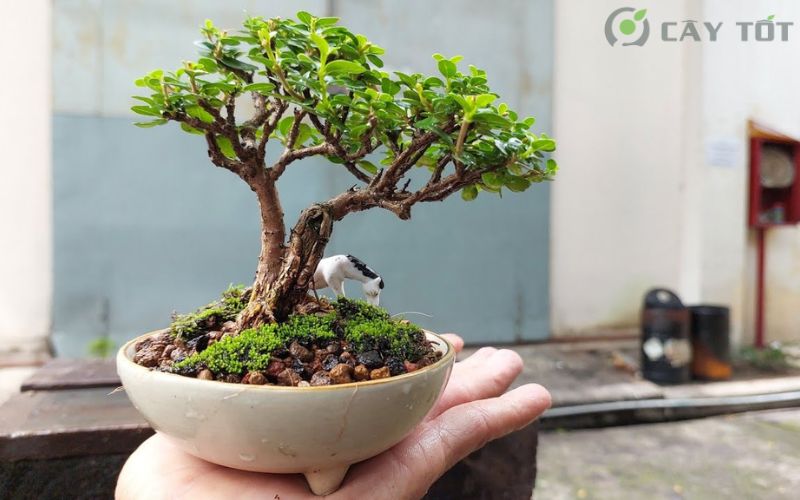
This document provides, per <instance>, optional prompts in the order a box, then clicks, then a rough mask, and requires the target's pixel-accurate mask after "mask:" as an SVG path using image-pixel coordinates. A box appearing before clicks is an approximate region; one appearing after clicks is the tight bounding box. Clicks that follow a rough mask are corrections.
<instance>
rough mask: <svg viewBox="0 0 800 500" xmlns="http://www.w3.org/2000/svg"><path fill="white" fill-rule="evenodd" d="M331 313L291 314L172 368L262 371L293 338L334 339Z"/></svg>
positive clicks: (240, 372)
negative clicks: (275, 353)
mask: <svg viewBox="0 0 800 500" xmlns="http://www.w3.org/2000/svg"><path fill="white" fill-rule="evenodd" d="M335 319H336V316H335V315H334V314H333V313H330V314H326V315H324V316H313V315H309V316H291V317H290V318H289V320H288V321H286V322H285V323H281V324H269V325H262V326H260V327H258V328H251V329H249V330H244V331H243V332H241V333H240V334H239V335H237V336H235V337H226V338H224V339H223V340H221V341H219V342H216V343H215V344H212V345H211V346H209V347H208V348H207V349H206V350H204V351H203V352H200V353H197V354H194V355H192V356H189V357H188V358H186V359H184V360H183V361H181V362H180V363H177V364H175V370H177V371H181V370H185V369H197V368H199V367H203V366H205V367H207V368H208V369H209V370H211V371H212V372H214V373H235V374H243V373H245V372H247V371H258V370H264V369H266V368H267V365H269V360H270V357H271V356H272V353H274V352H275V351H276V350H278V349H279V348H286V347H287V346H288V345H289V344H291V343H292V342H294V341H297V342H300V343H304V344H310V343H312V342H318V341H321V340H330V339H334V338H336V334H335V333H334V332H333V323H334V321H335Z"/></svg>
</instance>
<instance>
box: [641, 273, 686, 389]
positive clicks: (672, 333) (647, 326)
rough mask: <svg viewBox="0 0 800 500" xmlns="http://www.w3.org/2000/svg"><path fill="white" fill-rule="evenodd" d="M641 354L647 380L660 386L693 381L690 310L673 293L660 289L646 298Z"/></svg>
mask: <svg viewBox="0 0 800 500" xmlns="http://www.w3.org/2000/svg"><path fill="white" fill-rule="evenodd" d="M640 355H641V360H642V375H643V376H644V378H646V379H647V380H650V381H651V382H655V383H657V384H681V383H684V382H688V381H689V378H690V374H691V372H690V365H689V364H690V362H691V356H692V348H691V344H690V343H689V310H688V309H687V308H686V307H685V306H684V305H683V303H682V302H681V299H680V298H678V296H677V295H676V294H675V293H673V292H671V291H670V290H666V289H663V288H656V289H653V290H650V291H648V292H647V294H646V295H645V297H644V307H643V308H642V338H641V349H640Z"/></svg>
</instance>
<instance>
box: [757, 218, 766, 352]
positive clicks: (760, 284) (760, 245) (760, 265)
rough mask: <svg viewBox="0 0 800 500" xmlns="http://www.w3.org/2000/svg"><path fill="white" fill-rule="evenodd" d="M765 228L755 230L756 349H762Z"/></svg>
mask: <svg viewBox="0 0 800 500" xmlns="http://www.w3.org/2000/svg"><path fill="white" fill-rule="evenodd" d="M765 232H766V228H764V227H761V226H759V227H757V228H756V347H758V348H759V349H760V348H762V347H764V267H765V265H764V264H765V262H764V260H765V257H764V251H765V243H764V240H765V239H766V238H765V236H766V235H765V234H764V233H765Z"/></svg>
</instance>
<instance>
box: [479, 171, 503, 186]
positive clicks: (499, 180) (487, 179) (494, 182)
mask: <svg viewBox="0 0 800 500" xmlns="http://www.w3.org/2000/svg"><path fill="white" fill-rule="evenodd" d="M481 181H483V183H484V184H486V185H487V186H489V187H490V188H494V189H497V188H501V187H503V184H504V183H503V177H502V176H501V175H500V174H498V173H496V172H484V173H483V174H481Z"/></svg>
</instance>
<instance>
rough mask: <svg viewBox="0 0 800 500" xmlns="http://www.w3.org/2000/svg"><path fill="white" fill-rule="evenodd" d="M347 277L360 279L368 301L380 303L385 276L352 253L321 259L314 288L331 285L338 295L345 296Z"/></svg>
mask: <svg viewBox="0 0 800 500" xmlns="http://www.w3.org/2000/svg"><path fill="white" fill-rule="evenodd" d="M346 279H350V280H356V281H360V282H361V283H362V288H363V289H364V297H365V298H366V299H367V302H369V303H370V304H372V305H373V306H377V305H378V302H379V301H380V295H381V290H382V289H383V278H381V277H380V276H378V274H377V273H376V272H375V271H373V270H372V269H370V267H369V266H367V265H366V264H364V263H363V262H362V261H361V260H359V259H358V258H356V257H353V256H352V255H334V256H332V257H327V258H325V259H322V260H321V261H319V264H318V265H317V270H316V272H315V273H314V290H315V291H316V290H320V289H322V288H325V287H330V288H331V290H333V292H334V293H335V294H336V295H337V296H338V295H341V296H342V297H344V296H345V295H344V280H346Z"/></svg>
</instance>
